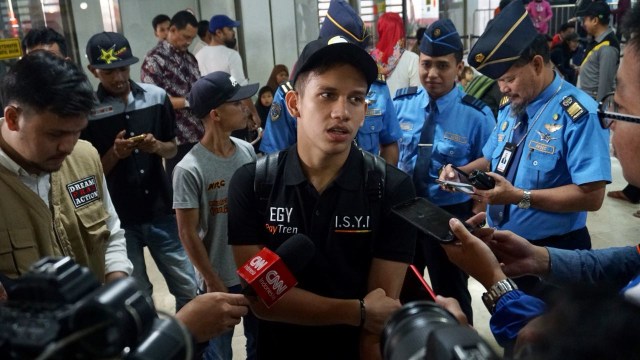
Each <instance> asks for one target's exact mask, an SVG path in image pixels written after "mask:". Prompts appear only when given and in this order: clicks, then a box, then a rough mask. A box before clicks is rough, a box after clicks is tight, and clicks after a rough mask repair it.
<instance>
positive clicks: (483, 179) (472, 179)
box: [467, 170, 496, 190]
mask: <svg viewBox="0 0 640 360" xmlns="http://www.w3.org/2000/svg"><path fill="white" fill-rule="evenodd" d="M467 178H468V179H469V183H470V184H471V185H473V186H474V187H475V188H476V189H480V190H491V189H493V188H494V187H496V181H495V180H493V178H492V177H491V176H489V175H487V174H486V173H485V172H483V171H480V170H473V171H471V173H469V176H468V177H467Z"/></svg>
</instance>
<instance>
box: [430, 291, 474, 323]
mask: <svg viewBox="0 0 640 360" xmlns="http://www.w3.org/2000/svg"><path fill="white" fill-rule="evenodd" d="M436 304H438V305H440V306H442V307H443V308H444V309H445V310H447V311H448V312H450V313H451V315H453V317H455V318H456V320H458V322H459V323H460V325H469V321H468V320H467V315H465V314H464V312H462V308H461V307H460V303H459V302H458V300H456V299H454V298H450V297H444V296H440V295H438V296H436Z"/></svg>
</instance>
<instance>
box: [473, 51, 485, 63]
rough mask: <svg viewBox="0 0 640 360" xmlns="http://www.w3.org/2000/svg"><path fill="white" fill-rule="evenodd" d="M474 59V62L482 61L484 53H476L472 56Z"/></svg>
mask: <svg viewBox="0 0 640 360" xmlns="http://www.w3.org/2000/svg"><path fill="white" fill-rule="evenodd" d="M474 59H475V60H476V62H479V63H481V62H483V61H484V54H483V53H477V54H476V56H475V57H474Z"/></svg>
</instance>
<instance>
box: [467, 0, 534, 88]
mask: <svg viewBox="0 0 640 360" xmlns="http://www.w3.org/2000/svg"><path fill="white" fill-rule="evenodd" d="M537 34H538V32H537V31H536V28H535V27H534V26H533V22H532V21H531V18H530V17H529V13H528V12H527V10H526V9H525V8H524V4H523V3H522V1H520V0H516V1H512V2H511V3H510V4H509V5H507V6H506V7H505V8H504V9H503V10H502V11H501V12H500V13H499V14H498V16H496V17H495V19H493V20H492V21H491V22H490V23H489V25H488V26H487V29H486V30H485V31H484V33H483V34H482V36H480V38H479V39H478V41H477V42H476V44H475V45H474V46H473V48H472V49H471V51H470V52H469V59H468V62H469V65H471V66H473V67H474V68H476V70H478V71H479V72H481V73H482V74H484V75H486V76H488V77H490V78H492V79H498V78H499V77H501V76H502V75H504V73H506V72H507V71H508V70H509V68H510V67H511V66H512V65H513V64H514V63H515V62H516V61H517V60H518V59H519V58H520V55H521V54H522V53H523V52H524V50H526V49H527V48H529V46H530V45H531V43H533V41H534V40H535V38H536V36H537Z"/></svg>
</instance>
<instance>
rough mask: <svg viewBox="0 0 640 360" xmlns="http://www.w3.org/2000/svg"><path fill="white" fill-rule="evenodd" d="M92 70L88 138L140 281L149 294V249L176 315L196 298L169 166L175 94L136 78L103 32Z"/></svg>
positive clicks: (93, 42) (127, 58) (120, 43)
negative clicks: (92, 97) (175, 210)
mask: <svg viewBox="0 0 640 360" xmlns="http://www.w3.org/2000/svg"><path fill="white" fill-rule="evenodd" d="M87 58H88V59H89V65H88V69H89V71H90V72H91V73H92V74H93V76H95V77H96V78H97V79H99V80H100V85H98V91H97V92H96V95H97V98H98V104H96V106H95V107H94V108H93V110H92V112H91V115H90V116H89V124H88V126H87V128H86V129H85V130H84V131H83V132H82V135H81V136H82V138H83V139H85V140H88V141H89V142H91V143H92V144H93V146H95V147H96V149H97V150H98V153H99V154H100V157H101V160H102V167H103V168H104V173H105V175H106V177H107V185H108V187H109V191H110V192H111V197H112V199H113V203H114V206H115V208H116V211H117V212H118V215H119V216H120V220H121V221H122V227H123V228H124V229H125V238H126V241H127V253H128V256H129V259H130V260H131V262H132V263H133V266H134V268H133V274H132V276H133V277H134V278H136V280H138V282H139V283H140V285H141V288H142V289H143V290H144V291H146V292H147V293H148V294H149V295H151V293H152V292H153V285H152V284H151V282H150V281H149V278H148V276H147V273H146V267H145V259H144V252H143V249H144V247H145V246H148V247H149V251H150V253H151V255H152V256H153V258H154V260H155V262H156V264H157V265H158V268H159V269H160V272H161V273H162V274H163V276H164V277H165V280H166V281H167V285H168V286H169V291H170V292H171V294H173V295H174V296H175V297H176V310H178V309H180V308H181V307H182V306H183V305H184V304H186V303H187V302H188V301H189V300H191V299H192V298H193V297H194V296H195V290H196V287H195V274H194V271H193V266H192V265H191V263H190V262H189V258H188V257H187V255H186V253H185V251H184V248H183V247H182V245H181V244H180V240H179V239H178V229H177V225H176V219H175V215H174V214H173V211H172V208H171V184H170V183H169V179H168V177H167V175H166V173H165V170H164V167H163V166H162V160H163V159H169V158H172V157H173V156H175V154H176V134H175V127H176V124H175V115H174V112H173V109H172V107H171V102H170V101H169V98H168V96H167V93H166V92H165V91H164V90H163V89H161V88H159V87H157V86H155V85H151V84H139V83H136V82H133V81H131V80H130V79H129V66H130V65H132V64H135V63H136V62H138V58H137V57H135V56H133V53H132V51H131V47H130V45H129V42H128V41H127V39H126V38H125V37H124V36H122V35H121V34H118V33H113V32H102V33H99V34H96V35H94V36H92V37H91V39H89V42H88V43H87Z"/></svg>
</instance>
